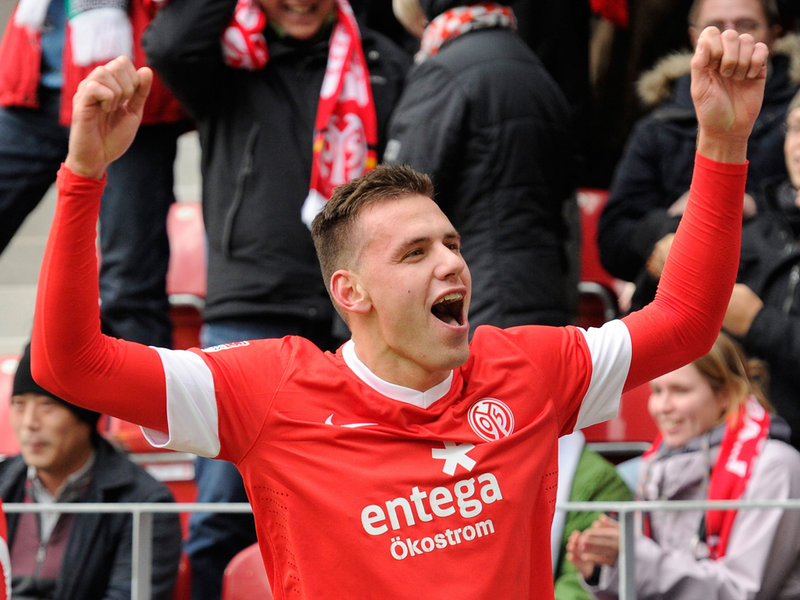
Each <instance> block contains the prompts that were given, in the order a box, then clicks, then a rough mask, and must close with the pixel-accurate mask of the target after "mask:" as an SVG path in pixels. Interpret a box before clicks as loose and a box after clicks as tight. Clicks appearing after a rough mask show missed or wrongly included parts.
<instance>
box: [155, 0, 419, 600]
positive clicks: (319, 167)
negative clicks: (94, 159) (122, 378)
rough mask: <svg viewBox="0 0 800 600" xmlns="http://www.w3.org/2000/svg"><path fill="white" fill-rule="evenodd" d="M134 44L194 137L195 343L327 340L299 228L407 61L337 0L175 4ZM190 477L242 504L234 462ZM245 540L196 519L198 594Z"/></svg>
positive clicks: (372, 155)
mask: <svg viewBox="0 0 800 600" xmlns="http://www.w3.org/2000/svg"><path fill="white" fill-rule="evenodd" d="M251 25H252V27H251ZM359 37H360V40H361V41H360V44H359V43H358V39H359ZM143 44H144V48H145V51H146V53H147V56H148V59H149V61H150V64H151V65H152V66H153V68H154V69H155V70H156V71H157V73H158V74H159V75H160V76H161V77H162V79H163V80H164V81H165V83H166V84H167V86H168V87H170V88H171V90H172V91H173V93H174V94H175V95H176V97H177V98H178V99H179V100H180V101H181V102H182V103H183V105H184V107H185V108H186V109H187V110H188V111H189V113H190V114H191V115H192V116H193V117H194V118H195V119H196V122H197V129H198V132H199V136H200V146H201V151H202V155H201V172H202V177H203V218H204V221H205V227H206V231H207V234H208V292H207V297H206V304H205V309H204V326H203V330H202V332H201V341H202V344H203V345H204V346H215V345H218V344H224V343H231V342H238V341H241V340H246V339H254V338H274V337H282V336H284V335H289V334H299V335H304V336H306V337H308V338H309V339H311V340H313V341H314V342H315V343H316V344H317V345H319V346H321V347H323V348H325V349H332V348H335V347H336V346H337V345H338V344H339V342H340V341H343V339H340V337H339V335H337V332H332V328H333V327H334V323H337V321H336V320H335V319H334V314H333V310H332V308H331V304H330V301H329V299H328V295H327V292H326V291H325V286H324V285H323V282H322V280H321V278H320V276H319V264H318V262H317V258H316V254H315V253H314V247H313V244H312V242H311V235H310V232H309V230H308V227H307V225H308V224H309V223H310V222H311V218H313V216H314V214H315V212H316V210H317V209H318V208H319V207H320V206H321V204H322V203H323V202H324V201H325V198H326V196H327V195H328V193H329V192H330V189H331V187H332V186H334V185H338V184H341V183H344V182H345V181H346V180H348V179H350V178H352V176H354V175H356V174H360V171H363V170H364V169H365V168H368V167H369V166H370V165H372V164H374V163H375V161H376V157H377V156H380V152H381V151H382V148H383V141H384V139H385V138H384V135H383V134H384V130H385V126H386V122H387V121H388V118H389V114H390V112H391V110H392V107H393V106H394V104H395V101H396V99H397V97H398V96H399V94H400V89H401V86H402V82H403V77H404V75H405V71H406V69H407V67H408V64H409V63H410V57H409V56H408V54H407V53H406V52H405V51H403V50H401V49H400V48H398V47H397V46H395V45H394V44H393V43H392V42H390V41H389V40H388V38H385V37H383V36H382V35H380V34H378V33H376V32H373V31H371V30H369V29H365V28H361V31H360V32H359V31H358V28H357V27H356V26H355V21H354V19H353V18H352V12H351V9H350V7H349V5H348V4H347V3H346V2H344V1H342V0H321V1H314V2H311V1H309V0H295V1H293V2H290V3H286V2H279V1H278V0H257V1H256V0H253V2H250V3H249V6H248V7H246V8H245V7H243V6H241V5H239V6H238V7H237V2H236V0H172V1H171V2H169V3H168V4H167V5H166V6H164V8H162V9H161V10H160V12H159V13H158V15H157V16H156V18H155V20H154V21H153V23H152V25H151V26H150V28H149V29H148V31H147V33H146V35H145V38H144V42H143ZM223 48H224V50H223ZM343 57H350V58H349V59H347V60H340V59H342V58H343ZM337 75H339V76H341V77H337ZM337 82H338V85H337ZM362 101H363V102H362ZM342 333H343V326H342ZM196 474H197V487H198V501H201V502H244V501H246V500H247V498H246V495H245V492H244V488H243V486H242V484H241V478H240V476H239V474H238V473H237V472H236V470H235V469H234V468H233V466H232V465H230V464H228V463H224V462H221V461H212V460H210V459H204V458H200V459H198V461H197V471H196ZM254 541H255V528H254V525H253V520H252V517H251V516H250V515H230V514H228V515H225V514H212V513H194V514H193V515H192V518H191V519H190V532H189V540H188V543H187V546H186V551H187V553H188V554H189V557H190V559H191V562H192V582H193V585H192V590H193V598H194V599H195V600H212V599H213V600H218V598H219V595H220V591H221V583H222V574H223V570H224V568H225V565H226V564H227V562H228V561H229V560H230V559H231V558H232V557H233V555H234V554H235V553H236V552H237V551H239V550H241V549H242V548H244V547H245V546H247V545H249V544H250V543H252V542H254Z"/></svg>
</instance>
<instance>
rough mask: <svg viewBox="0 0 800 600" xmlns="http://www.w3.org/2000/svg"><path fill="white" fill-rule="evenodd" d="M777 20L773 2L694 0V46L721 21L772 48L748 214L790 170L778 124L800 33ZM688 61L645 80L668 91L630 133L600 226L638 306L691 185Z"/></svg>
mask: <svg viewBox="0 0 800 600" xmlns="http://www.w3.org/2000/svg"><path fill="white" fill-rule="evenodd" d="M777 22H778V13H777V9H776V7H775V0H695V2H694V3H693V5H692V8H691V10H690V12H689V36H690V38H691V40H692V44H694V43H696V41H697V36H698V35H699V34H700V31H702V29H703V27H705V26H707V25H716V26H719V27H722V28H738V30H739V31H740V33H742V32H745V33H750V34H752V35H753V37H755V38H756V39H757V40H759V41H763V42H764V43H766V44H767V45H768V46H770V47H774V49H775V52H774V53H773V54H772V58H771V61H770V69H769V75H768V77H767V87H766V92H765V94H764V104H763V107H762V109H761V113H760V114H759V116H758V119H757V121H756V124H755V126H754V128H753V135H752V137H751V138H750V144H749V146H748V159H749V161H750V168H749V171H748V178H747V192H748V195H747V196H745V202H746V211H745V214H746V215H747V216H751V215H752V214H753V213H754V212H755V206H754V202H753V200H752V197H751V194H753V193H754V190H756V189H757V187H758V186H759V185H760V184H761V183H762V182H764V181H766V180H767V179H769V178H771V177H774V176H779V175H784V176H785V173H786V168H785V166H784V162H783V157H782V144H783V128H782V127H781V124H782V120H783V118H784V116H785V115H786V107H787V106H788V105H789V102H790V101H791V99H792V97H793V96H794V94H795V93H796V92H797V90H798V87H799V85H800V77H799V76H798V75H797V73H798V72H800V71H798V69H797V67H798V65H800V63H798V62H797V61H798V57H800V52H798V50H800V46H799V45H798V44H800V38H798V37H797V36H790V37H784V38H783V39H781V40H780V44H779V43H778V42H776V40H777V38H778V37H779V36H780V33H781V32H780V28H779V27H778V25H777ZM781 48H782V49H783V50H781ZM789 49H792V50H791V51H789ZM688 62H689V57H688V55H680V56H677V57H676V56H670V57H668V58H667V59H666V62H665V63H662V64H661V65H660V66H658V67H657V68H656V70H655V71H654V73H653V74H651V75H650V76H649V77H648V78H647V79H645V78H643V79H642V86H640V89H641V87H643V86H644V84H647V85H648V86H652V87H653V88H654V89H657V90H659V91H660V92H661V94H667V93H668V94H669V97H668V98H666V99H664V98H663V96H658V95H655V94H654V96H653V98H654V101H655V98H657V97H660V98H661V100H660V104H658V106H657V107H656V108H655V109H654V110H653V111H652V112H651V113H650V114H649V115H647V116H646V117H644V118H643V119H641V120H640V121H639V122H638V123H637V125H636V127H635V128H634V131H633V132H632V133H631V136H630V138H629V139H628V142H627V143H626V148H625V152H624V154H623V157H622V159H621V160H620V162H619V163H618V165H617V169H616V173H615V176H614V181H613V182H612V184H611V188H610V196H609V200H608V204H607V205H606V207H605V209H604V211H603V213H602V215H601V217H600V222H599V225H598V245H599V250H600V259H601V261H602V263H603V265H604V266H605V267H606V269H607V270H608V271H609V272H610V273H611V274H612V275H614V276H615V277H618V278H620V279H623V280H626V281H632V282H634V283H636V291H635V292H634V297H633V300H632V308H633V309H634V310H635V309H637V308H640V307H641V306H643V305H644V304H646V303H647V302H648V301H649V300H650V299H652V297H653V292H654V290H655V282H656V281H657V279H658V276H659V273H660V270H661V268H662V267H663V263H664V256H665V255H666V252H667V250H668V248H669V244H670V241H671V239H672V235H673V232H674V231H675V227H676V226H677V223H678V221H679V220H680V216H681V214H682V212H683V206H684V204H685V199H686V191H687V190H688V189H689V181H690V179H691V174H692V157H693V156H694V151H695V140H696V138H697V119H696V117H695V113H694V109H693V107H692V103H691V97H690V94H689V73H688ZM655 83H658V84H659V85H658V86H656V85H655Z"/></svg>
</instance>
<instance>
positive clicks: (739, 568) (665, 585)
mask: <svg viewBox="0 0 800 600" xmlns="http://www.w3.org/2000/svg"><path fill="white" fill-rule="evenodd" d="M717 437H720V436H717ZM718 453H719V445H718V444H717V445H712V447H711V451H710V453H709V454H710V456H709V457H708V458H707V457H705V456H704V455H703V451H702V450H700V449H698V448H695V449H691V448H689V447H688V446H687V447H686V448H684V451H683V452H679V453H671V454H669V455H667V456H663V457H659V458H654V457H653V458H647V459H644V460H643V461H642V465H641V469H640V472H639V477H640V481H645V484H644V490H643V494H644V498H643V499H645V500H699V499H702V498H704V497H706V489H705V482H706V472H707V466H706V465H707V464H708V460H709V458H710V460H711V461H712V463H713V461H715V460H716V457H717V455H718ZM648 469H649V474H647V476H646V477H645V473H646V472H647V470H648ZM787 498H800V453H798V452H797V450H795V449H794V448H793V447H792V446H790V445H789V444H786V443H784V442H782V441H779V440H775V439H767V440H765V441H764V446H763V449H762V451H761V454H760V456H759V457H758V459H757V462H756V464H755V465H754V466H753V472H752V475H751V477H750V480H749V482H748V484H747V488H746V489H745V492H744V495H743V496H742V500H764V499H787ZM701 518H702V511H668V512H660V513H657V512H654V513H651V527H652V539H651V538H648V537H645V536H644V535H638V536H637V539H636V570H635V573H636V594H637V595H636V597H637V598H638V599H639V600H646V599H648V598H669V599H670V600H697V599H702V600H717V599H719V600H723V599H724V600H744V599H748V600H749V599H764V600H766V599H770V600H773V599H774V600H787V599H790V598H791V599H798V598H800V510H779V509H768V510H762V509H744V508H743V509H740V510H739V511H738V513H737V515H736V519H735V521H734V524H733V528H732V531H731V535H730V539H729V541H728V546H727V551H726V553H725V555H724V556H723V557H722V558H721V559H719V560H716V561H714V560H709V559H704V558H696V557H697V556H703V555H704V550H705V545H704V543H703V542H700V543H699V544H697V543H696V542H695V543H693V541H694V540H696V539H697V533H698V530H699V527H700V521H701ZM693 546H695V547H693ZM591 589H592V591H593V592H594V593H595V594H596V595H597V597H598V598H600V599H607V598H616V597H617V592H618V569H617V567H613V568H609V567H603V569H602V571H601V576H600V581H599V585H598V586H593V587H591Z"/></svg>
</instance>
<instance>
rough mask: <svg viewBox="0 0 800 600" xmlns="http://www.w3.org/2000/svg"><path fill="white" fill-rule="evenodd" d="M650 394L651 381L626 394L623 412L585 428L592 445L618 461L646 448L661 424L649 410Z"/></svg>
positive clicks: (621, 405) (607, 456) (623, 401)
mask: <svg viewBox="0 0 800 600" xmlns="http://www.w3.org/2000/svg"><path fill="white" fill-rule="evenodd" d="M649 395H650V386H649V385H648V384H643V385H640V386H639V387H636V388H633V389H632V390H628V391H627V392H625V393H624V394H622V401H621V403H620V409H619V415H617V416H616V417H615V418H613V419H611V420H610V421H605V422H604V423H598V424H596V425H592V426H591V427H587V428H586V429H584V430H583V433H584V435H585V436H586V442H587V443H588V444H589V445H590V447H591V448H592V449H593V450H596V451H597V452H599V453H600V454H602V455H603V456H605V457H606V458H608V459H609V460H611V462H614V463H616V462H620V461H622V460H626V459H628V458H633V457H634V456H638V455H640V454H641V453H642V452H644V450H646V449H647V448H648V447H649V446H650V444H651V442H652V441H653V440H654V439H655V437H656V434H657V433H658V428H657V427H656V424H655V422H654V421H653V419H652V417H651V416H650V413H649V412H648V411H647V398H648V396H649Z"/></svg>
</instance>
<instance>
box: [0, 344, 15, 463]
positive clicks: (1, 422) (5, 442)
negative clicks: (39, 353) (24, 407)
mask: <svg viewBox="0 0 800 600" xmlns="http://www.w3.org/2000/svg"><path fill="white" fill-rule="evenodd" d="M18 362H19V355H17V354H0V460H2V459H4V458H6V457H8V456H14V455H15V454H19V443H18V442H17V436H16V435H15V434H14V431H13V430H12V429H11V421H10V420H9V412H10V410H11V389H12V385H13V383H14V373H16V372H17V363H18Z"/></svg>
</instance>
